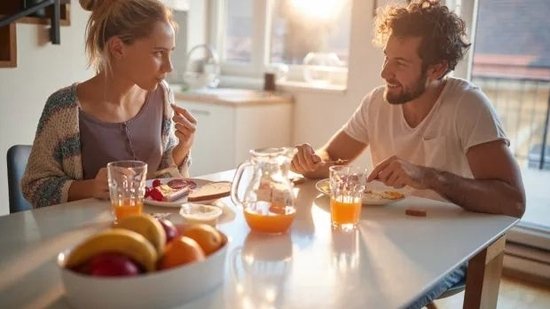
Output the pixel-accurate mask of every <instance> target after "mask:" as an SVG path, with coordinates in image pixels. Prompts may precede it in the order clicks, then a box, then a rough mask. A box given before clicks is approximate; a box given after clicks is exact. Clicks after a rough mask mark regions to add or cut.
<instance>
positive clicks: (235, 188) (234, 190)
mask: <svg viewBox="0 0 550 309" xmlns="http://www.w3.org/2000/svg"><path fill="white" fill-rule="evenodd" d="M251 165H252V163H250V162H249V161H245V162H243V163H241V164H239V167H237V171H236V172H235V176H234V177H233V182H232V183H231V201H232V202H233V204H235V206H239V205H242V204H243V201H242V200H241V199H240V198H239V194H238V193H239V182H240V181H241V178H242V176H243V172H244V169H245V168H246V167H247V166H251Z"/></svg>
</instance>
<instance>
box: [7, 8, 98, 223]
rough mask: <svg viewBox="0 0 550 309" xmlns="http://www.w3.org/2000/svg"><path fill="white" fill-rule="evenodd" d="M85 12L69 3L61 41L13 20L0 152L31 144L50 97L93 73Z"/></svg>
mask: <svg viewBox="0 0 550 309" xmlns="http://www.w3.org/2000/svg"><path fill="white" fill-rule="evenodd" d="M88 14H89V12H86V11H84V10H83V9H82V8H81V7H80V5H78V2H73V5H71V25H70V26H63V27H61V45H52V44H51V43H50V42H49V34H48V30H49V27H48V26H44V25H28V24H17V62H18V64H17V68H13V69H9V68H2V69H0V153H1V154H2V157H3V158H4V159H3V160H4V161H3V162H6V161H5V158H6V152H7V151H8V148H9V147H10V146H11V145H14V144H32V142H33V139H34V133H35V130H36V124H37V123H38V119H39V117H40V114H41V112H42V108H43V106H44V103H45V102H46V99H47V98H48V96H49V95H50V94H51V93H53V92H54V91H56V90H57V89H59V88H61V87H64V86H67V85H70V84H71V83H73V82H75V81H84V80H86V79H87V78H89V76H91V74H92V73H93V72H92V71H90V70H87V69H86V57H85V54H84V31H85V30H84V29H85V27H86V21H87V20H88ZM8 213H9V200H8V185H7V170H6V163H1V164H0V215H5V214H8Z"/></svg>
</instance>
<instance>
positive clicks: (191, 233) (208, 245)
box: [182, 224, 223, 255]
mask: <svg viewBox="0 0 550 309" xmlns="http://www.w3.org/2000/svg"><path fill="white" fill-rule="evenodd" d="M182 236H187V237H189V238H192V239H194V240H195V241H196V242H197V243H198V244H199V246H201V248H202V250H203V251H204V254H206V255H210V254H212V253H213V252H215V251H216V250H218V249H219V248H220V247H221V246H222V245H223V237H222V235H221V234H220V232H218V230H216V229H215V228H214V227H212V226H210V225H208V224H193V225H190V226H188V227H187V228H186V229H185V230H184V231H183V232H182Z"/></svg>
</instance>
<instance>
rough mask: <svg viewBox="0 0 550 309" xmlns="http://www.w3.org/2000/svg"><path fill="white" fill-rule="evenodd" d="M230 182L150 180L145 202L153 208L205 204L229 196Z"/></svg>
mask: <svg viewBox="0 0 550 309" xmlns="http://www.w3.org/2000/svg"><path fill="white" fill-rule="evenodd" d="M230 191H231V182H229V181H210V180H206V179H199V178H156V179H149V180H147V182H146V187H145V199H144V200H143V202H144V203H145V204H147V205H152V206H163V207H181V205H182V204H184V203H186V202H205V201H211V200H215V199H219V198H222V197H225V196H228V195H229V193H230Z"/></svg>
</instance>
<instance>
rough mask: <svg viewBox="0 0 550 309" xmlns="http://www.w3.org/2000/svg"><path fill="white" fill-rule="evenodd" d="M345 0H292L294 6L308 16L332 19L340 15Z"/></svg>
mask: <svg viewBox="0 0 550 309" xmlns="http://www.w3.org/2000/svg"><path fill="white" fill-rule="evenodd" d="M344 2H345V1H342V0H292V6H293V9H295V10H297V11H298V12H299V13H300V14H303V15H304V16H306V17H310V18H312V19H315V20H330V19H335V18H336V17H338V15H339V13H340V10H341V9H342V7H343V3H344Z"/></svg>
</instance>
